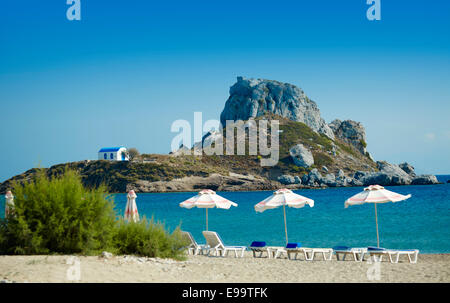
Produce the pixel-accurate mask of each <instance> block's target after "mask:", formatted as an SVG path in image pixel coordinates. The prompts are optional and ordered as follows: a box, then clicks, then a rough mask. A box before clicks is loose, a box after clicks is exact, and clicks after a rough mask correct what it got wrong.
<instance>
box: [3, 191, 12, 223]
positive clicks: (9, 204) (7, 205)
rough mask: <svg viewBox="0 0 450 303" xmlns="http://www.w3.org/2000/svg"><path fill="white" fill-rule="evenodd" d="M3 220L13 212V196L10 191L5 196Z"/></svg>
mask: <svg viewBox="0 0 450 303" xmlns="http://www.w3.org/2000/svg"><path fill="white" fill-rule="evenodd" d="M5 199H6V201H5V218H6V217H7V216H8V215H9V214H11V213H12V211H13V210H14V196H13V194H12V192H11V191H10V190H8V191H7V192H6V195H5Z"/></svg>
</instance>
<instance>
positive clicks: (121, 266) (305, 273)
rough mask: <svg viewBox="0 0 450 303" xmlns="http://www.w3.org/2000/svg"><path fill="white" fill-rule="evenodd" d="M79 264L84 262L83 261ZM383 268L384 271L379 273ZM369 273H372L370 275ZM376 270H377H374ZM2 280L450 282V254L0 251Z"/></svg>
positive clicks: (0, 274) (0, 279) (0, 278)
mask: <svg viewBox="0 0 450 303" xmlns="http://www.w3.org/2000/svg"><path fill="white" fill-rule="evenodd" d="M78 265H79V266H78ZM377 269H379V275H377ZM368 272H369V275H368V274H367V273H368ZM370 273H372V274H370ZM0 281H2V282H69V283H73V282H370V283H372V282H447V283H448V282H450V254H433V255H431V254H428V255H427V254H420V255H419V260H418V262H417V263H416V264H410V263H408V262H407V261H406V260H401V262H399V263H397V264H391V263H388V262H381V263H377V264H375V263H371V264H370V263H369V262H367V261H365V262H362V263H360V262H354V261H337V260H336V259H335V257H334V259H333V260H332V261H312V262H311V261H304V260H288V259H267V258H253V257H252V256H251V253H249V252H246V254H245V256H244V258H234V257H227V258H222V257H207V256H189V257H188V259H187V260H186V261H173V260H170V259H158V258H139V257H134V256H112V257H110V258H104V257H96V256H76V259H74V258H73V256H55V255H52V256H0Z"/></svg>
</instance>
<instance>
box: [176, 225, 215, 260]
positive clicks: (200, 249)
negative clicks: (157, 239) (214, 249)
mask: <svg viewBox="0 0 450 303" xmlns="http://www.w3.org/2000/svg"><path fill="white" fill-rule="evenodd" d="M181 236H182V237H183V239H185V240H186V242H188V243H190V244H189V246H188V247H187V249H188V253H191V254H193V255H194V256H195V255H198V253H200V254H202V255H203V254H205V253H207V252H208V250H209V247H208V245H205V244H198V243H197V241H195V239H194V237H193V236H192V234H191V233H190V232H188V231H182V232H181Z"/></svg>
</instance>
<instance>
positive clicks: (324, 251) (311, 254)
mask: <svg viewBox="0 0 450 303" xmlns="http://www.w3.org/2000/svg"><path fill="white" fill-rule="evenodd" d="M301 249H302V250H303V253H304V255H305V260H307V261H313V260H314V258H315V256H316V254H319V255H320V254H321V255H322V257H323V260H324V261H330V260H331V258H332V257H333V249H331V248H307V247H303V248H301Z"/></svg>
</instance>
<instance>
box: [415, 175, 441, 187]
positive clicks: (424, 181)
mask: <svg viewBox="0 0 450 303" xmlns="http://www.w3.org/2000/svg"><path fill="white" fill-rule="evenodd" d="M411 184H412V185H430V184H439V181H438V179H437V178H436V176H433V175H420V176H417V177H415V178H414V179H413V180H412V182H411Z"/></svg>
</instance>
